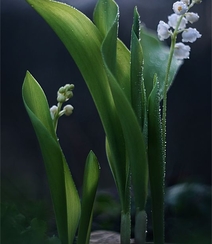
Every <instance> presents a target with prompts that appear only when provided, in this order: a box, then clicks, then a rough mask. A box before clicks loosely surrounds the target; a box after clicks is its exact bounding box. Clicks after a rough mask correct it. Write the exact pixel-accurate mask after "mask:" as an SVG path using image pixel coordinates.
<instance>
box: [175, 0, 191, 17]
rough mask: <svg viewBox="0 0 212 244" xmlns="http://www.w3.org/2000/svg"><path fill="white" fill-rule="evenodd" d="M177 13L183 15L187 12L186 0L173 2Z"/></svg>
mask: <svg viewBox="0 0 212 244" xmlns="http://www.w3.org/2000/svg"><path fill="white" fill-rule="evenodd" d="M173 10H174V12H175V14H178V15H183V14H185V13H186V12H187V10H188V7H187V5H186V4H185V3H184V2H180V1H177V2H175V3H174V4H173Z"/></svg>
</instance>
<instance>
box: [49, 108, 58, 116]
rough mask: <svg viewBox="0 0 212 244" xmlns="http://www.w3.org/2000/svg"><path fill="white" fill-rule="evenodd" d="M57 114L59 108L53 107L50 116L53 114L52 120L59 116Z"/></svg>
mask: <svg viewBox="0 0 212 244" xmlns="http://www.w3.org/2000/svg"><path fill="white" fill-rule="evenodd" d="M57 112H58V107H57V106H55V105H54V106H52V107H51V108H50V114H51V117H52V119H54V118H55V115H56V114H57Z"/></svg>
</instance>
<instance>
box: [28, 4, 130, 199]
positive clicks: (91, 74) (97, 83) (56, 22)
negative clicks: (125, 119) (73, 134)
mask: <svg viewBox="0 0 212 244" xmlns="http://www.w3.org/2000/svg"><path fill="white" fill-rule="evenodd" d="M27 2H28V3H29V4H31V6H32V7H33V8H34V9H35V10H36V11H37V12H38V13H39V14H40V15H41V16H42V17H43V18H44V19H45V20H46V22H47V23H48V24H49V25H50V26H51V27H52V29H53V30H54V31H55V33H56V34H57V35H58V36H59V38H60V39H61V40H62V42H63V43H64V45H65V46H66V48H67V49H68V51H69V52H70V54H71V56H72V57H73V59H74V60H75V62H76V64H77V65H78V67H79V70H80V72H81V74H82V76H83V78H84V79H85V81H86V84H87V86H88V88H89V90H90V93H91V95H92V97H93V100H94V102H95V105H96V107H97V110H98V112H99V115H100V118H101V121H102V124H103V127H104V130H105V133H106V136H107V139H108V142H109V144H110V149H111V151H112V154H113V156H114V157H115V159H116V161H117V162H118V163H117V164H116V166H117V167H118V168H119V170H116V173H115V174H116V179H117V180H116V184H118V189H119V193H120V196H121V201H122V203H123V196H124V194H125V182H126V176H125V175H126V172H125V171H126V170H125V162H124V161H123V160H122V158H121V155H122V154H123V151H124V152H125V149H124V148H125V147H124V140H123V135H122V134H123V133H122V129H121V127H120V126H119V124H120V122H119V119H118V116H117V112H116V108H115V105H114V101H113V97H112V94H111V89H110V86H109V83H108V77H107V74H106V71H105V66H104V63H103V60H102V55H101V51H100V49H101V44H102V41H103V36H102V34H101V33H100V31H99V30H98V28H97V27H96V26H95V25H94V24H93V23H92V22H91V21H90V20H89V19H88V18H87V17H86V16H85V15H84V14H82V13H81V12H80V11H78V10H76V9H75V8H73V7H71V6H69V5H66V4H62V3H59V2H54V1H50V0H27ZM117 49H118V50H119V51H118V52H119V57H120V56H121V54H120V50H121V51H125V53H127V49H126V48H125V47H124V45H123V44H122V43H120V42H119V44H118V47H117ZM127 57H129V56H128V53H127V54H124V60H126V59H127ZM88 64H89V65H88ZM124 74H125V76H126V72H125V73H124ZM118 142H119V143H118ZM113 173H114V172H113Z"/></svg>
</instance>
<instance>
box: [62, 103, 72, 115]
mask: <svg viewBox="0 0 212 244" xmlns="http://www.w3.org/2000/svg"><path fill="white" fill-rule="evenodd" d="M63 110H64V114H65V115H66V116H69V115H71V114H72V113H73V110H74V107H73V106H72V105H70V104H68V105H66V106H64V108H63Z"/></svg>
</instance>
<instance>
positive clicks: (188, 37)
mask: <svg viewBox="0 0 212 244" xmlns="http://www.w3.org/2000/svg"><path fill="white" fill-rule="evenodd" d="M201 36H202V35H201V34H200V33H199V31H197V30H196V29H195V28H188V29H186V30H184V31H183V33H182V38H183V39H182V41H183V42H195V41H196V39H197V38H200V37H201Z"/></svg>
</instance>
